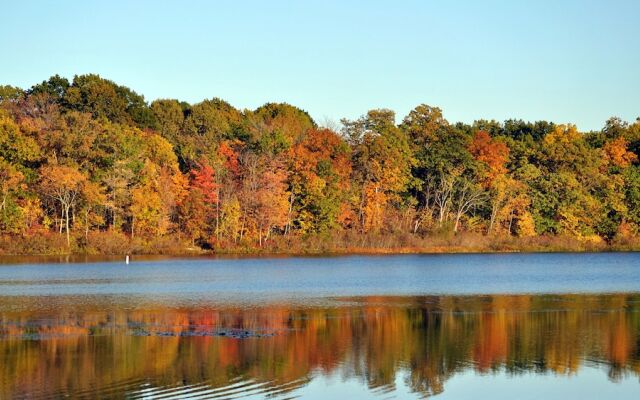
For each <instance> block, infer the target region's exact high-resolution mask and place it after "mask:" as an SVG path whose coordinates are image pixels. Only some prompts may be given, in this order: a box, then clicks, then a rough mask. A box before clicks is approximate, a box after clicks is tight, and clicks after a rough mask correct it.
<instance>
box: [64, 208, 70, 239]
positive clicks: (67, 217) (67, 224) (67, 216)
mask: <svg viewBox="0 0 640 400" xmlns="http://www.w3.org/2000/svg"><path fill="white" fill-rule="evenodd" d="M69 208H71V207H70V206H67V207H66V208H65V228H66V230H67V247H69V246H71V239H70V238H69Z"/></svg>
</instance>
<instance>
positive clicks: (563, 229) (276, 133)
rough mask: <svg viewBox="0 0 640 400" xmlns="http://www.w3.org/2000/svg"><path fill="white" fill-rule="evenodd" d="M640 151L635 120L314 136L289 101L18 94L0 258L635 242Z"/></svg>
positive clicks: (433, 121)
mask: <svg viewBox="0 0 640 400" xmlns="http://www.w3.org/2000/svg"><path fill="white" fill-rule="evenodd" d="M639 153H640V120H637V121H635V122H634V123H627V122H624V121H621V120H620V119H618V118H612V119H610V120H608V121H606V123H605V126H604V128H603V129H602V130H601V131H597V132H584V133H583V132H579V131H578V130H577V128H576V126H575V125H570V124H569V125H557V124H554V123H552V122H546V121H538V122H535V123H530V122H524V121H521V120H507V121H505V122H504V123H499V122H496V121H486V120H480V121H476V122H474V123H473V124H471V125H469V124H464V123H450V122H448V121H447V120H446V119H445V118H444V117H443V115H442V112H441V110H440V109H438V108H436V107H431V106H428V105H420V106H418V107H416V108H415V109H414V110H412V111H411V112H410V113H409V115H407V116H406V117H404V118H403V119H402V121H401V122H400V123H399V124H397V123H396V120H395V115H394V113H393V112H392V111H390V110H386V109H379V110H371V111H369V112H367V113H366V114H365V115H364V116H362V117H361V118H359V119H357V120H353V121H350V120H342V121H341V126H340V128H338V127H333V126H329V127H326V126H325V127H322V126H319V125H318V124H317V123H316V122H315V121H314V120H313V119H312V118H311V117H310V116H309V114H308V113H307V112H305V111H303V110H301V109H299V108H296V107H294V106H291V105H288V104H275V103H269V104H265V105H264V106H262V107H259V108H257V109H256V110H238V109H236V108H234V107H233V106H231V105H230V104H229V103H227V102H225V101H223V100H221V99H217V98H214V99H211V100H205V101H203V102H201V103H197V104H193V105H192V104H188V103H185V102H180V101H178V100H165V99H162V100H156V101H153V102H152V103H150V104H149V103H148V102H147V101H146V100H145V99H144V97H143V96H142V95H139V94H137V93H136V92H134V91H132V90H131V89H129V88H127V87H124V86H120V85H117V84H116V83H114V82H112V81H109V80H106V79H103V78H101V77H99V76H98V75H80V76H75V77H74V79H73V81H72V82H69V81H68V80H67V79H65V78H63V77H60V76H58V75H56V76H53V77H51V78H49V79H48V80H46V81H44V82H42V83H40V84H37V85H34V86H32V87H31V88H29V89H27V90H22V89H19V88H15V87H11V86H0V196H1V198H0V231H1V232H2V242H1V246H2V249H3V251H4V252H5V253H11V252H32V253H38V252H50V251H51V249H52V248H54V249H58V250H59V251H86V252H111V251H120V250H121V249H122V248H124V247H128V248H129V249H130V248H131V246H132V243H133V244H136V246H138V247H137V248H138V251H144V250H145V249H146V251H154V249H155V250H158V249H161V248H163V246H164V247H166V246H167V243H173V244H177V245H178V246H181V245H182V244H184V243H188V244H191V245H192V246H193V247H198V248H213V249H219V250H233V249H245V250H246V249H249V250H251V249H254V250H255V249H264V248H270V246H271V247H272V246H276V245H279V246H283V247H284V248H289V249H290V248H291V246H292V243H298V244H299V243H304V242H305V241H307V240H308V241H309V242H313V243H319V242H322V243H324V245H323V246H324V248H331V242H332V241H336V242H337V241H339V240H342V242H341V243H342V244H341V245H351V246H353V247H358V245H357V244H356V243H355V239H356V238H357V240H362V241H361V242H359V243H361V244H365V243H368V244H370V245H371V243H374V242H372V241H367V240H366V238H372V237H375V238H385V239H384V243H387V244H389V243H392V244H395V245H398V246H400V245H408V246H419V245H420V244H421V243H426V242H425V240H428V239H429V238H439V237H446V238H449V239H450V240H456V239H455V238H458V239H457V240H458V241H459V240H460V239H459V238H460V237H470V238H475V240H480V241H483V242H482V243H489V242H491V241H496V240H502V241H504V240H517V239H514V238H521V239H520V240H525V239H522V238H529V239H527V240H536V238H544V239H545V240H547V242H544V243H548V241H549V238H563V240H572V241H574V242H576V243H591V244H601V245H611V244H616V243H617V244H625V243H626V244H630V245H633V244H635V243H636V242H635V240H636V237H638V231H639V229H640V207H638V206H639V205H640V166H639V165H638V154H639ZM465 235H467V236H465ZM389 238H399V239H398V240H397V241H395V242H394V241H393V240H391V239H389ZM478 238H480V239H478ZM483 238H484V239H483ZM380 243H382V242H380ZM514 243H516V242H514ZM522 243H525V242H524V241H522ZM541 243H542V242H541ZM320 247H322V246H320ZM60 249H63V250H60Z"/></svg>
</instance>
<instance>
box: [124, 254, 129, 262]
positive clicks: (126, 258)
mask: <svg viewBox="0 0 640 400" xmlns="http://www.w3.org/2000/svg"><path fill="white" fill-rule="evenodd" d="M124 262H125V264H127V265H129V255H128V254H127V256H126V257H125V259H124Z"/></svg>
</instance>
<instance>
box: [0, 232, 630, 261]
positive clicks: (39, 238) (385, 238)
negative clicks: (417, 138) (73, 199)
mask: <svg viewBox="0 0 640 400" xmlns="http://www.w3.org/2000/svg"><path fill="white" fill-rule="evenodd" d="M638 250H640V240H637V239H629V240H617V241H614V242H611V243H607V242H604V241H599V242H593V241H587V240H580V239H578V238H574V237H568V236H537V237H531V238H518V237H513V236H486V235H481V234H473V233H462V234H457V235H429V236H425V237H421V236H418V235H412V234H395V235H363V234H358V233H355V232H341V233H340V234H337V235H310V236H289V237H286V236H277V237H274V238H272V239H270V240H267V241H266V242H265V243H264V244H263V246H257V245H256V244H255V243H248V242H247V243H242V242H241V243H219V244H217V245H214V246H211V245H209V244H205V245H203V246H199V245H197V244H192V243H190V242H188V241H185V240H183V239H182V238H180V237H179V236H163V237H154V238H131V237H129V236H127V235H124V234H122V233H114V232H93V233H90V234H89V235H87V236H76V237H74V238H73V240H72V241H71V245H70V246H67V242H66V238H65V237H64V236H63V235H59V234H56V233H44V234H38V235H30V236H20V235H13V236H10V235H4V236H1V237H0V255H4V256H7V255H104V256H109V255H122V254H138V255H176V256H178V255H202V254H290V255H305V254H308V255H312V254H420V253H425V254H426V253H496V252H602V251H638Z"/></svg>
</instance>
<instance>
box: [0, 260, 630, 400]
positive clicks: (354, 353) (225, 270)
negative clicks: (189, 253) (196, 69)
mask: <svg viewBox="0 0 640 400" xmlns="http://www.w3.org/2000/svg"><path fill="white" fill-rule="evenodd" d="M16 261H19V260H15V259H14V260H11V261H10V263H6V264H2V265H0V399H13V398H62V397H72V398H132V399H134V398H135V399H138V398H139V399H143V398H149V399H151V398H162V399H172V398H176V399H181V398H193V399H198V398H265V397H268V398H282V399H288V398H296V397H301V398H311V399H326V398H349V399H359V398H363V399H365V398H381V399H387V398H398V399H405V398H406V399H413V398H424V397H429V396H435V397H436V398H439V399H450V398H451V399H464V398H469V399H472V398H473V399H477V398H492V399H514V398H519V399H520V398H522V399H538V398H552V399H553V398H557V399H563V400H566V399H570V398H585V399H588V398H594V399H603V398H615V399H638V398H640V254H635V253H598V254H496V255H494V254H478V255H474V254H469V255H400V256H348V257H306V258H303V257H274V258H237V259H232V258H193V259H147V260H145V259H139V258H138V259H136V258H135V257H134V258H133V259H132V262H131V264H129V265H125V264H124V262H122V261H121V260H120V261H109V262H95V261H92V262H70V263H29V262H23V263H21V264H14V262H16Z"/></svg>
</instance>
